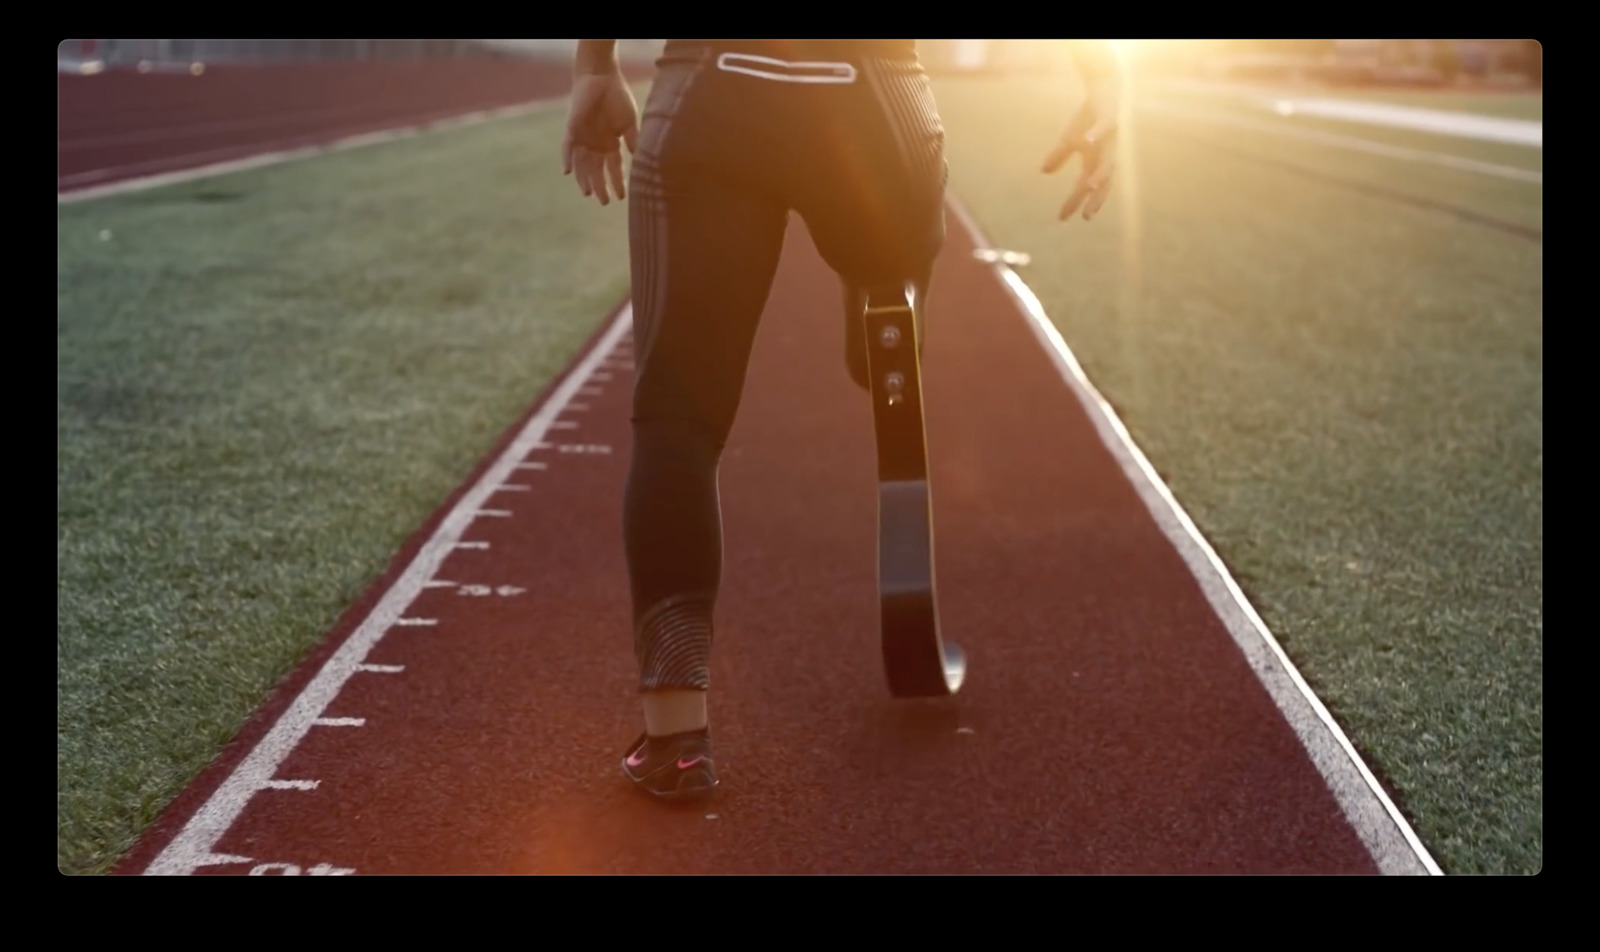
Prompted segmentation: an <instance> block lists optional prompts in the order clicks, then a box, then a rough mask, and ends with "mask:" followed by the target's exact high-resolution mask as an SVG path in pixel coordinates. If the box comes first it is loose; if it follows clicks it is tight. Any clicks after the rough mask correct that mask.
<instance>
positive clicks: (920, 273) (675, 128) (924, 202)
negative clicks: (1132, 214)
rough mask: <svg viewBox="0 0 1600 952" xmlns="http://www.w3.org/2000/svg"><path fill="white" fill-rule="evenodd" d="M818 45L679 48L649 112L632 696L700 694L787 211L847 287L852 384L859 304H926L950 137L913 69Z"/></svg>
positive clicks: (633, 522)
mask: <svg viewBox="0 0 1600 952" xmlns="http://www.w3.org/2000/svg"><path fill="white" fill-rule="evenodd" d="M775 42H779V43H781V42H783V41H775ZM899 42H905V41H899ZM830 46H831V47H832V48H823V49H820V50H819V49H813V50H811V51H809V52H805V53H801V52H799V51H795V50H792V49H790V48H787V47H782V46H777V45H774V43H773V42H764V43H759V44H755V43H745V44H740V45H739V46H729V45H725V44H711V43H706V42H701V41H671V42H670V43H669V45H668V47H667V52H666V55H664V56H663V57H662V59H661V60H660V61H659V64H658V66H659V69H658V72H657V76H656V81H655V84H654V86H653V87H652V89H651V91H650V96H649V99H648V101H647V102H646V104H645V108H644V112H643V116H642V121H641V126H640V137H639V150H638V152H637V153H636V154H635V155H634V157H633V165H632V169H631V172H630V176H629V179H630V185H629V192H628V202H629V206H630V207H629V222H628V224H629V243H630V251H631V264H632V274H633V308H634V310H633V321H634V342H635V363H636V366H637V373H638V378H637V384H636V386H635V390H634V403H633V456H632V466H631V469H630V471H629V474H628V484H627V491H626V497H625V501H624V507H625V508H624V516H623V532H624V536H625V543H626V548H627V557H628V571H629V575H630V578H631V581H632V598H633V618H634V636H635V642H634V644H635V650H636V652H637V656H638V661H639V671H640V681H639V684H640V689H641V690H646V691H648V690H656V689H666V688H679V689H699V690H704V689H706V688H708V687H709V686H710V674H709V669H710V655H711V620H712V610H713V607H714V603H715V600H716V594H717V588H718V584H719V582H720V580H721V573H722V513H721V505H720V501H719V498H718V493H717V464H718V461H719V459H720V458H721V455H722V449H723V446H724V444H725V443H726V441H727V438H728V433H729V431H730V430H731V429H732V427H733V422H734V417H735V415H736V413H737V411H738V408H739V400H740V395H741V392H742V390H743V388H744V379H745V371H746V368H747V365H748V363H749V359H750V349H751V346H752V344H753V342H754V339H755V334H756V328H757V324H758V323H759V321H760V318H761V313H762V311H763V310H764V309H765V306H766V302H767V296H768V293H769V292H770V290H771V287H772V280H773V276H774V274H775V273H776V271H777V267H778V259H779V256H780V254H781V252H782V248H783V238H784V231H785V229H786V227H787V219H788V213H789V211H790V210H791V209H792V210H794V211H796V212H797V213H798V214H799V215H800V216H801V217H802V218H803V219H804V221H805V222H806V225H807V227H808V229H809V230H810V232H811V236H812V240H813V241H814V242H815V244H816V246H817V250H818V251H819V252H820V253H821V255H822V257H823V258H824V260H826V261H827V263H828V265H829V266H830V267H832V268H833V269H834V271H835V272H837V273H838V275H839V276H840V278H841V281H842V283H843V286H844V294H845V314H846V342H847V344H846V346H847V356H846V361H847V364H848V365H849V367H850V370H851V375H852V376H853V377H854V378H855V379H856V382H857V383H858V384H859V385H861V386H863V387H865V386H866V379H865V349H864V341H862V340H856V338H864V334H863V332H862V331H861V328H860V325H859V323H858V321H859V313H860V310H861V308H860V304H859V302H857V303H854V304H852V303H851V299H852V297H857V296H858V295H859V293H860V289H862V288H865V287H867V286H875V285H881V284H897V285H898V284H905V283H913V284H915V285H917V291H918V293H917V295H916V299H917V301H918V302H921V301H922V300H923V299H924V298H925V296H926V289H927V283H928V277H929V274H930V272H931V268H932V263H933V259H934V257H935V256H936V255H937V254H938V251H939V248H940V246H941V245H942V244H943V241H944V235H945V225H944V204H943V199H944V187H945V174H946V173H945V160H944V131H943V126H942V124H941V122H940V121H939V117H938V113H937V111H936V109H935V106H934V102H933V95H932V91H931V89H930V88H929V83H928V79H927V76H926V74H925V73H924V72H923V70H922V69H921V67H920V66H919V65H918V64H917V62H916V59H915V56H914V53H913V54H912V55H910V56H906V55H904V54H900V55H863V53H869V54H878V53H882V52H884V51H883V50H881V49H877V50H870V51H864V50H861V49H856V50H851V49H850V48H849V47H850V44H849V43H834V44H830ZM890 52H893V53H897V52H898V50H897V49H896V50H892V51H890ZM740 53H749V54H754V56H753V57H752V56H748V55H744V56H741V55H739V54H740ZM757 57H761V58H757ZM774 58H775V59H778V60H781V61H783V63H776V64H775V63H772V62H768V59H774ZM802 60H804V61H823V62H834V63H845V64H847V65H845V66H821V67H816V66H813V67H796V66H794V65H793V64H794V63H796V62H799V61H802ZM786 64H787V65H786ZM751 71H754V72H756V73H760V74H761V75H751ZM774 74H776V75H774ZM802 76H805V77H812V78H815V77H819V76H820V77H825V78H831V79H832V80H833V81H829V82H798V81H795V80H796V79H797V78H799V77H802ZM919 310H920V308H919ZM919 317H920V315H919Z"/></svg>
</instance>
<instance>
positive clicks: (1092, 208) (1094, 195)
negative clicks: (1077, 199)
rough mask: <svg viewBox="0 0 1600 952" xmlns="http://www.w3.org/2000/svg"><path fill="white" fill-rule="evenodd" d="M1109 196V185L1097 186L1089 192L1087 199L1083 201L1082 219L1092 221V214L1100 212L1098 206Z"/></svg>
mask: <svg viewBox="0 0 1600 952" xmlns="http://www.w3.org/2000/svg"><path fill="white" fill-rule="evenodd" d="M1110 197H1111V186H1109V185H1107V186H1105V187H1104V188H1097V189H1095V190H1094V191H1092V192H1090V193H1089V200H1088V201H1086V202H1084V203H1083V220H1084V221H1093V220H1094V216H1096V215H1098V214H1099V213H1100V206H1102V205H1104V204H1105V203H1106V199H1108V198H1110Z"/></svg>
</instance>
